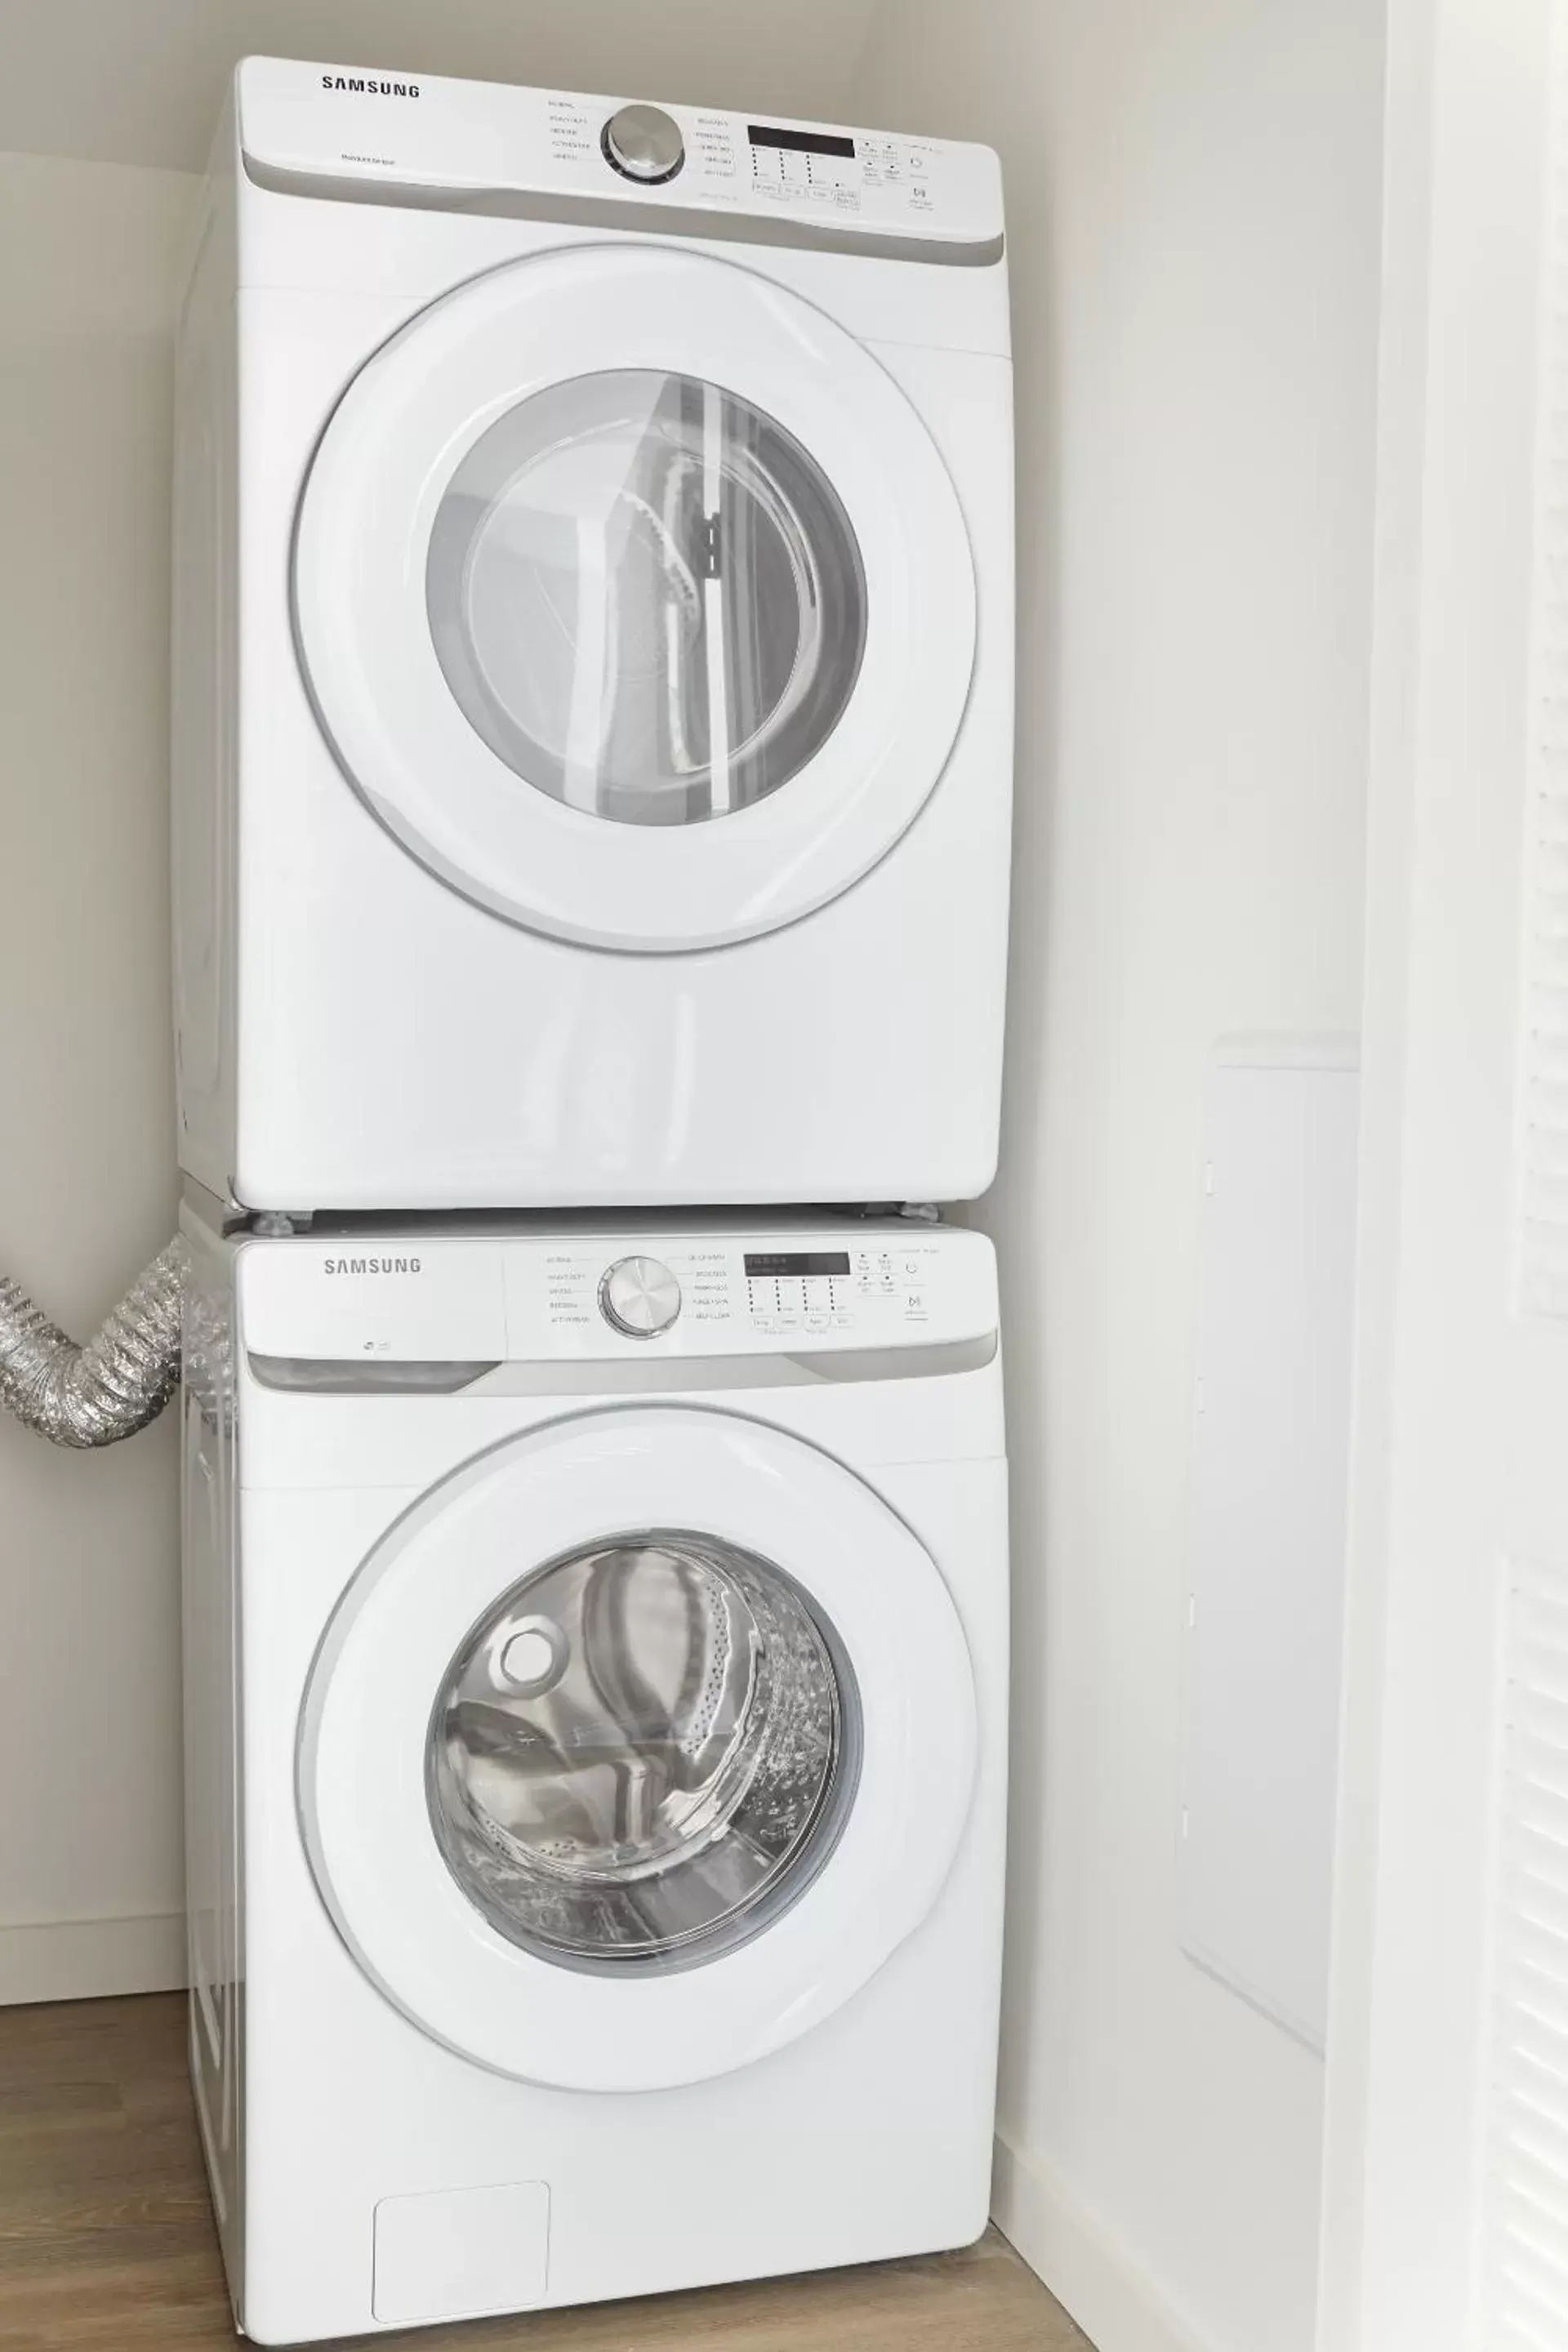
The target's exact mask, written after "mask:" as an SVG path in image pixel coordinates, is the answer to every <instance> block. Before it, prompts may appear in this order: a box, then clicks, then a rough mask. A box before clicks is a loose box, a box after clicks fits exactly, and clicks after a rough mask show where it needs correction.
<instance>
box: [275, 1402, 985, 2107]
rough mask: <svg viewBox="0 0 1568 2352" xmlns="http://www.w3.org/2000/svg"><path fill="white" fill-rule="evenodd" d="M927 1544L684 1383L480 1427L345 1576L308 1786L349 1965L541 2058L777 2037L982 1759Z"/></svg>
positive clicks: (938, 1853)
mask: <svg viewBox="0 0 1568 2352" xmlns="http://www.w3.org/2000/svg"><path fill="white" fill-rule="evenodd" d="M974 1754H975V1719H974V1691H973V1676H972V1671H971V1666H970V1661H969V1654H968V1647H967V1644H966V1643H965V1641H964V1638H963V1630H962V1627H961V1626H960V1623H959V1621H958V1617H957V1613H956V1612H955V1610H954V1608H953V1605H952V1600H951V1599H950V1597H949V1595H948V1591H947V1589H946V1586H945V1585H944V1583H943V1581H942V1577H941V1575H940V1574H939V1573H938V1570H937V1569H936V1567H935V1565H934V1563H933V1562H932V1560H931V1558H930V1556H929V1554H928V1553H927V1552H926V1551H925V1550H924V1549H923V1548H922V1547H921V1544H920V1542H919V1541H918V1540H917V1538H915V1536H914V1535H913V1534H912V1533H911V1532H910V1529H909V1528H907V1527H906V1526H905V1525H904V1524H903V1522H902V1521H901V1520H900V1519H899V1518H898V1517H895V1515H894V1514H893V1512H892V1511H891V1510H890V1509H889V1507H887V1505H886V1504H884V1503H883V1502H881V1501H880V1500H879V1497H878V1496H876V1495H874V1494H873V1493H872V1491H871V1489H870V1488H869V1487H868V1486H866V1485H864V1484H863V1483H862V1481H861V1480H860V1479H858V1478H857V1477H856V1476H854V1475H853V1474H852V1473H851V1472H849V1471H847V1470H846V1469H845V1468H843V1467H842V1466H841V1465H839V1464H838V1463H837V1462H834V1461H832V1460H831V1459H830V1458H829V1457H828V1456H827V1455H826V1454H821V1453H819V1452H818V1451H817V1450H816V1448H815V1447H813V1446H810V1445H807V1444H804V1443H803V1442H801V1441H800V1440H798V1439H795V1438H792V1437H789V1436H786V1435H784V1434H783V1433H781V1432H779V1431H777V1430H773V1429H770V1428H767V1427H765V1426H763V1425H762V1424H760V1423H754V1422H749V1421H744V1420H742V1419H741V1418H740V1417H739V1416H737V1415H733V1414H728V1413H723V1414H721V1413H717V1412H704V1411H699V1410H695V1409H692V1408H688V1407H663V1408H658V1407H655V1408H648V1407H639V1408H636V1409H634V1408H630V1407H628V1408H625V1409H616V1410H610V1411H598V1412H590V1413H586V1414H582V1415H577V1416H574V1417H573V1418H572V1419H570V1420H566V1421H562V1422H557V1423H552V1424H550V1425H549V1426H547V1427H545V1428H544V1429H542V1430H538V1431H534V1432H531V1433H529V1434H528V1435H526V1436H523V1437H521V1438H518V1439H515V1440H513V1441H510V1442H509V1443H508V1444H504V1445H502V1446H500V1447H499V1448H497V1449H496V1450H495V1451H494V1452H493V1453H489V1454H483V1455H480V1456H479V1458H478V1459H477V1460H475V1461H473V1462H471V1463H469V1464H468V1465H466V1466H465V1467H464V1468H462V1469H461V1470H459V1471H458V1472H457V1473H455V1474H454V1475H452V1476H451V1477H449V1478H447V1479H446V1480H445V1481H444V1482H443V1483H442V1484H441V1485H440V1486H437V1487H435V1488H434V1489H433V1490H432V1491H431V1493H430V1494H429V1495H428V1496H426V1499H425V1500H424V1501H423V1502H422V1503H421V1504H420V1505H419V1506H418V1507H416V1509H415V1510H413V1511H412V1512H410V1513H409V1514H407V1515H406V1516H405V1517H404V1518H402V1519H400V1520H399V1521H398V1523H397V1525H396V1526H395V1528H393V1530H392V1531H391V1533H390V1534H389V1535H388V1536H387V1537H386V1538H384V1540H383V1541H382V1542H381V1543H380V1544H379V1545H377V1547H376V1549H374V1551H373V1552H372V1553H371V1554H370V1556H369V1558H368V1559H366V1560H365V1561H364V1563H363V1566H362V1567H361V1569H360V1570H359V1572H358V1574H357V1575H356V1576H355V1577H354V1578H353V1581H352V1583H351V1584H350V1585H349V1587H348V1589H347V1591H346V1592H345V1593H344V1596H343V1599H342V1602H341V1604H340V1605H339V1608H338V1610H337V1612H336V1614H335V1615H334V1617H333V1619H332V1622H331V1627H330V1629H329V1631H328V1633H327V1636H326V1639H325V1641H324V1643H323V1644H322V1647H321V1652H320V1654H319V1655H318V1658H317V1662H316V1664H315V1666H314V1668H313V1670H312V1674H311V1678H310V1686H309V1689H308V1692H307V1696H306V1702H305V1707H304V1713H303V1717H302V1727H301V1738H300V1756H299V1801H300V1820H301V1822H302V1823H303V1825H304V1829H305V1835H306V1842H307V1844H308V1846H309V1849H310V1858H311V1862H312V1865H313V1867H314V1870H315V1874H316V1878H317V1882H318V1884H319V1885H320V1887H321V1893H322V1895H323V1896H324V1898H325V1900H326V1903H327V1906H328V1907H329V1909H330V1910H331V1915H332V1916H333V1918H334V1919H335V1920H336V1922H337V1925H338V1927H339V1929H340V1930H341V1932H342V1936H343V1937H344V1940H345V1941H346V1943H347V1944H348V1946H349V1948H350V1949H351V1950H352V1951H353V1954H354V1956H355V1958H357V1959H358V1961H359V1963H360V1965H361V1966H362V1968H363V1969H365V1970H366V1972H367V1973H368V1974H369V1975H370V1976H371V1977H372V1978H373V1979H374V1981H375V1982H376V1983H377V1984H378V1985H379V1986H380V1987H381V1989H382V1990H383V1991H384V1993H385V1994H386V1995H387V1996H388V1997H389V1999H391V2000H393V2001H395V2003H396V2004H397V2006H398V2007H399V2008H400V2009H401V2010H402V2011H404V2012H405V2014H406V2015H407V2016H408V2017H410V2018H411V2019H412V2020H413V2021H414V2022H415V2023H416V2024H417V2025H419V2026H421V2027H422V2028H423V2029H424V2030H425V2032H427V2033H430V2034H432V2035H434V2036H435V2037H436V2038H437V2040H439V2041H441V2042H445V2043H447V2044H448V2045H449V2046H450V2047H451V2048H452V2049H454V2050H458V2051H460V2052H462V2053H464V2054H465V2055H466V2056H468V2057H470V2058H474V2059H477V2060H478V2061H479V2063H481V2064H483V2065H486V2066H490V2067H494V2068H495V2069H497V2070H498V2071H499V2072H500V2073H503V2074H512V2075H517V2076H521V2077H522V2078H524V2079H526V2080H528V2081H531V2082H535V2083H547V2084H560V2085H563V2086H565V2087H570V2088H575V2089H583V2090H623V2091H624V2090H639V2089H651V2088H656V2087H662V2086H667V2085H669V2084H678V2083H691V2082H698V2081H701V2080H702V2079H704V2078H705V2077H707V2076H710V2075H713V2074H725V2073H728V2072H729V2071H730V2070H731V2069H732V2068H734V2067H738V2066H743V2065H746V2064H747V2063H750V2062H751V2061H752V2060H753V2059H756V2058H761V2057H763V2055H764V2054H765V2053H767V2052H769V2051H772V2050H776V2049H778V2048H780V2047H781V2046H782V2045H783V2044H784V2043H785V2042H791V2041H793V2040H794V2039H795V2037H796V2036H797V2035H799V2034H802V2033H805V2032H807V2031H808V2030H809V2029H810V2028H811V2027H812V2026H814V2025H816V2024H817V2023H819V2022H820V2021H821V2020H822V2019H824V2018H826V2017H827V2016H828V2015H830V2014H831V2012H832V2011H835V2010H836V2009H837V2008H838V2007H839V2006H840V2004H841V2003H842V2002H844V2001H846V2000H848V1999H849V1997H850V1996H851V1994H853V1993H854V1992H856V1991H857V1990H858V1989H859V1988H860V1986H862V1985H863V1984H864V1983H865V1982H866V1980H867V1979H868V1977H870V1976H871V1975H872V1973H873V1972H874V1970H876V1969H879V1967H880V1966H881V1964H882V1963H883V1961H884V1960H886V1959H887V1958H888V1957H889V1954H890V1953H892V1952H893V1951H894V1950H895V1949H896V1948H897V1947H898V1946H899V1945H900V1943H901V1942H902V1941H903V1940H904V1938H905V1937H908V1936H909V1935H910V1934H912V1933H913V1931H914V1930H915V1929H916V1928H917V1927H919V1926H920V1924H921V1920H922V1919H923V1918H924V1917H925V1915H926V1913H927V1912H928V1910H929V1909H930V1907H931V1903H932V1902H933V1900H934V1899H935V1896H936V1895H937V1892H938V1890H939V1888H940V1887H941V1886H942V1882H943V1880H944V1879H945V1877H946V1876H947V1874H948V1870H949V1868H950V1866H951V1864H952V1857H953V1854H954V1852H955V1850H956V1847H957V1843H958V1840H959V1836H960V1833H961V1831H962V1828H963V1821H964V1818H965V1815H966V1812H967V1811H968V1807H969V1801H970V1795H971V1788H972V1783H973V1772H974Z"/></svg>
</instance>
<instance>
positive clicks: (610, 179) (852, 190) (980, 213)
mask: <svg viewBox="0 0 1568 2352" xmlns="http://www.w3.org/2000/svg"><path fill="white" fill-rule="evenodd" d="M237 91H238V98H237V106H238V116H239V142H240V146H241V149H242V151H243V153H244V155H245V157H246V159H247V163H249V164H250V166H251V170H252V176H253V177H255V178H258V179H259V180H260V181H261V183H262V184H263V185H270V186H277V187H279V188H280V189H283V190H285V191H287V190H289V189H291V188H296V187H297V188H298V189H299V190H300V193H304V194H323V193H331V188H330V186H329V185H328V184H330V183H331V182H334V181H336V182H342V183H361V184H370V183H374V182H384V181H392V182H395V183H398V184H402V185H403V186H405V187H407V188H409V189H416V188H420V187H423V188H426V189H427V190H429V191H430V192H431V201H432V202H436V201H438V200H439V197H440V195H442V194H445V195H447V196H448V197H451V196H457V195H465V194H466V195H468V196H469V197H470V198H476V199H482V198H483V197H485V196H487V195H489V194H508V195H517V194H525V193H529V192H532V193H535V194H539V195H542V196H547V197H553V198H558V199H585V200H588V201H590V202H594V203H597V204H600V205H602V204H603V203H604V202H605V200H606V199H608V200H609V201H611V202H612V203H613V202H621V203H626V204H641V205H648V204H650V203H662V204H668V205H679V206H680V207H681V208H682V209H683V210H685V211H687V212H691V211H694V210H695V211H710V210H711V211H714V212H717V213H721V214H722V213H724V212H745V213H750V214H752V215H759V214H760V215H772V216H774V217H784V218H787V219H790V220H793V221H795V222H798V223H802V224H815V225H816V226H831V227H833V228H835V229H847V230H849V231H851V232H853V231H855V230H858V229H860V230H866V231H869V232H873V233H879V234H880V235H882V236H898V237H899V238H900V239H903V240H907V239H910V238H914V239H920V240H927V239H929V240H931V241H933V242H936V243H939V244H952V245H954V246H957V247H966V248H975V249H976V252H977V255H983V256H984V257H985V258H992V257H994V256H995V255H999V253H1000V249H1001V237H1002V181H1001V169H1000V166H999V164H998V163H997V160H996V157H995V155H994V152H992V150H991V149H990V148H989V147H981V146H977V145H974V144H972V143H971V142H967V141H963V140H956V139H940V140H939V139H921V138H909V137H904V136H901V135H899V134H897V133H894V132H890V131H858V130H847V129H841V128H839V127H838V126H837V125H836V124H828V123H815V122H795V121H784V120H773V121H769V120H766V119H762V118H758V117H755V116H752V115H744V114H730V113H725V112H722V111H721V110H718V109H716V108H711V107H682V106H674V105H668V106H667V105H657V106H656V105H653V104H650V103H649V102H648V101H647V100H645V99H639V98H635V97H630V98H625V99H616V98H610V97H601V98H595V97H591V96H586V95H580V94H579V93H577V92H575V91H572V90H543V89H515V88H513V87H511V86H510V85H507V84H500V83H494V84H492V83H489V82H474V81H454V80H450V79H445V78H443V77H441V76H438V75H433V74H411V73H406V72H404V73H399V72H395V71H393V70H390V69H388V70H385V71H372V70H370V69H368V68H354V69H351V68H347V67H342V66H335V65H331V64H325V63H323V64H320V65H308V64H305V63H303V62H301V61H299V60H296V59H291V58H246V59H245V60H244V62H243V63H242V64H241V66H240V67H239V68H238V80H237ZM349 192H350V191H349V190H348V189H347V188H345V189H344V190H343V193H345V194H347V193H349ZM713 234H714V235H715V236H722V235H723V229H722V227H721V226H720V225H719V224H717V223H716V224H715V226H714V230H713ZM992 248H994V254H993V252H992V250H991V249H992Z"/></svg>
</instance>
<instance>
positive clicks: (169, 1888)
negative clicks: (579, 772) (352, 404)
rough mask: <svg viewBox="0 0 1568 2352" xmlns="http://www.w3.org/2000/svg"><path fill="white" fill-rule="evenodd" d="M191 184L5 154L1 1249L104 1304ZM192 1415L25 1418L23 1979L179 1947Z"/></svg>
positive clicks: (103, 1976) (145, 852) (155, 789)
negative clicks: (82, 1424) (182, 1536)
mask: <svg viewBox="0 0 1568 2352" xmlns="http://www.w3.org/2000/svg"><path fill="white" fill-rule="evenodd" d="M194 187H195V183H194V182H193V181H191V180H189V179H187V178H185V177H184V175H182V174H178V173H163V172H152V171H141V170H130V169H124V168H121V167H117V166H113V165H103V164H86V163H56V162H49V161H46V160H43V159H40V158H37V157H32V156H18V155H0V515H3V516H4V519H5V521H4V563H3V566H0V596H3V597H4V606H5V617H4V625H0V712H3V714H4V722H3V731H0V740H3V742H4V747H5V748H4V770H3V773H0V877H3V878H0V1006H3V1007H4V1008H5V1010H4V1015H3V1017H0V1103H3V1104H4V1106H5V1111H4V1148H3V1149H0V1270H4V1271H5V1272H9V1273H13V1274H15V1275H16V1276H17V1277H18V1278H19V1279H20V1280H21V1281H22V1282H23V1283H24V1284H26V1286H29V1287H30V1288H31V1289H32V1290H33V1291H34V1293H35V1295H36V1296H37V1298H38V1300H39V1303H40V1304H41V1305H43V1306H44V1307H47V1310H48V1311H49V1312H50V1313H51V1314H53V1315H54V1316H55V1317H56V1318H58V1320H60V1321H61V1322H63V1323H65V1324H66V1325H67V1326H68V1328H76V1329H80V1330H83V1331H85V1329H86V1328H87V1327H89V1325H91V1324H93V1323H95V1322H96V1321H97V1320H98V1318H100V1316H101V1315H102V1314H103V1313H104V1312H105V1311H106V1310H107V1309H108V1308H109V1307H111V1306H112V1305H113V1303H114V1301H115V1300H116V1298H118V1297H119V1296H120V1294H121V1290H122V1289H123V1288H124V1286H125V1285H126V1284H127V1283H128V1282H129V1281H130V1279H131V1277H132V1275H134V1274H135V1272H136V1271H137V1268H138V1267H139V1266H140V1265H141V1264H142V1261H143V1260H144V1259H145V1258H146V1257H148V1256H149V1255H151V1254H152V1253H153V1251H154V1250H155V1249H157V1248H158V1247H159V1246H160V1245H161V1244H163V1242H164V1241H165V1240H166V1239H167V1238H168V1235H169V1232H170V1230H171V1224H172V1219H173V1215H174V1169H173V1160H174V1150H173V1134H174V1115H173V1104H172V1076H171V1061H170V1044H169V1016H168V994H169V978H168V944H167V929H168V889H167V882H166V869H167V865H168V824H167V807H168V790H167V782H166V775H165V761H166V744H167V722H166V713H165V698H166V695H167V690H168V661H167V635H168V623H167V603H168V529H167V508H168V471H169V402H170V368H171V351H170V334H171V329H172V322H173V317H174V301H175V294H176V288H177V284H178V279H179V270H180V257H181V252H182V245H183V231H184V224H185V221H186V219H187V217H188V214H189V210H190V205H191V201H192V194H193V191H194ZM174 1439H175V1430H174V1419H173V1417H172V1416H171V1417H170V1418H169V1419H168V1420H166V1421H165V1422H164V1423H163V1424H161V1425H160V1426H159V1427H157V1428H155V1429H154V1430H153V1431H152V1432H151V1433H149V1434H147V1435H146V1436H143V1437H141V1438H138V1439H137V1440H136V1441H135V1442H134V1443H133V1444H129V1445H125V1446H121V1447H118V1448H116V1449H114V1450H113V1451H111V1452H110V1453H107V1454H99V1455H73V1454H62V1453H58V1452H56V1451H55V1450H54V1449H53V1448H51V1447H49V1446H47V1445H46V1444H42V1443H41V1442H40V1441H39V1440H38V1439H37V1438H35V1437H30V1436H27V1435H26V1434H25V1433H23V1432H22V1431H21V1430H20V1429H18V1428H16V1426H15V1424H13V1423H10V1422H9V1421H6V1420H5V1419H4V1417H0V1618H3V1621H4V1625H5V1667H4V1675H3V1688H4V1704H3V1705H0V1789H4V1790H5V1803H4V1805H3V1806H0V2000H18V1999H29V1998H37V1997H39V1996H40V1995H42V1994H44V1993H46V1992H47V1991H48V1990H62V1991H68V1990H77V1989H79V1988H82V1987H86V1988H97V1987H100V1986H119V1987H122V1988H129V1987H131V1986H133V1985H135V1984H139V1983H152V1982H171V1981H174V1980H176V1979H177V1978H178V1975H179V1972H180V1969H181V1965H182V1959H183V1948H184V1944H183V1934H182V1931H181V1927H180V1924H179V1917H178V1914H179V1908H180V1904H181V1901H182V1890H181V1866H180V1852H179V1846H180V1804H179V1793H178V1787H179V1687H178V1673H177V1654H176V1645H177V1633H178V1594H177V1569H176V1560H175V1502H174Z"/></svg>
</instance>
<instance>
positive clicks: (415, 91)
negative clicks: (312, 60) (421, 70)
mask: <svg viewBox="0 0 1568 2352" xmlns="http://www.w3.org/2000/svg"><path fill="white" fill-rule="evenodd" d="M321 88H322V89H353V90H358V91H360V92H362V93H363V96H364V97H366V98H417V97H418V95H419V85H418V83H417V82H416V81H377V80H376V79H374V76H373V75H371V74H323V75H322V76H321Z"/></svg>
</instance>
